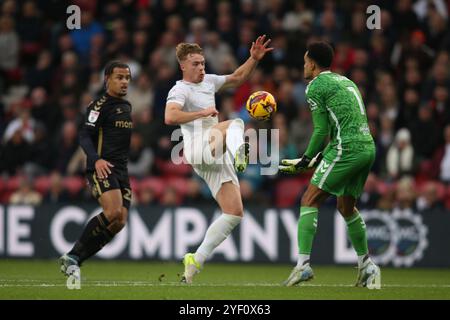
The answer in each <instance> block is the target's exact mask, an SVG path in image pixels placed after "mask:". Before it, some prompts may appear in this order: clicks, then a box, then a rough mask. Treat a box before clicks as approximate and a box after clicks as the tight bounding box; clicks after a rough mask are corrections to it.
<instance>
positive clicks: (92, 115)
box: [88, 110, 100, 123]
mask: <svg viewBox="0 0 450 320" xmlns="http://www.w3.org/2000/svg"><path fill="white" fill-rule="evenodd" d="M99 115H100V112H99V111H94V110H91V112H90V113H89V117H88V121H89V122H92V123H94V122H95V121H97V119H98V116H99Z"/></svg>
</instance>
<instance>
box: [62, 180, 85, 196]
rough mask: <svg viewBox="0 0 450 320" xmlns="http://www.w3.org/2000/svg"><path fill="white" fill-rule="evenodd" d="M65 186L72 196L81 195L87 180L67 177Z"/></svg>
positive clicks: (64, 181)
mask: <svg viewBox="0 0 450 320" xmlns="http://www.w3.org/2000/svg"><path fill="white" fill-rule="evenodd" d="M63 184H64V187H65V188H66V189H67V191H68V192H69V194H70V195H71V196H75V195H77V194H79V193H80V191H81V190H82V189H83V188H84V187H85V185H86V183H85V180H84V179H83V178H81V177H77V176H72V177H65V178H64V180H63Z"/></svg>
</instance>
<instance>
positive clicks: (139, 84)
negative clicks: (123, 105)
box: [127, 71, 153, 118]
mask: <svg viewBox="0 0 450 320" xmlns="http://www.w3.org/2000/svg"><path fill="white" fill-rule="evenodd" d="M127 100H128V101H129V102H130V103H131V105H132V106H133V110H132V111H131V112H132V117H133V118H139V117H140V116H141V114H142V112H143V111H145V110H150V109H151V108H152V107H153V88H152V83H151V81H150V77H149V75H148V74H147V72H145V71H142V72H141V73H140V74H139V75H138V76H137V79H136V81H134V84H133V85H130V88H129V89H128V94H127Z"/></svg>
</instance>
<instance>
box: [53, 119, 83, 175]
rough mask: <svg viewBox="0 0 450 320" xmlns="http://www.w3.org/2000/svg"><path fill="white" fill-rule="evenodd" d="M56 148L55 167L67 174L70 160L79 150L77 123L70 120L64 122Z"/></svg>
mask: <svg viewBox="0 0 450 320" xmlns="http://www.w3.org/2000/svg"><path fill="white" fill-rule="evenodd" d="M56 146H57V148H56V150H57V151H56V155H57V156H56V163H55V167H56V169H57V170H58V171H59V172H61V173H63V174H65V173H66V171H67V166H68V164H69V162H70V159H71V158H72V156H73V154H74V153H75V151H76V150H77V149H78V129H77V126H76V124H75V122H73V121H70V120H68V121H66V122H64V124H63V126H62V128H61V136H60V138H59V139H57V144H56Z"/></svg>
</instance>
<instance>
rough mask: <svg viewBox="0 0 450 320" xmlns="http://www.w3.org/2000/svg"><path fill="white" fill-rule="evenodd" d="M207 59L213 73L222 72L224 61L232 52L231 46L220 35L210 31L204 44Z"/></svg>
mask: <svg viewBox="0 0 450 320" xmlns="http://www.w3.org/2000/svg"><path fill="white" fill-rule="evenodd" d="M203 50H204V53H205V60H206V61H208V66H207V67H208V69H209V72H211V73H216V74H221V67H222V64H223V61H224V60H225V59H226V58H227V57H229V56H230V55H231V54H232V51H231V47H230V45H229V44H227V43H226V42H224V41H222V40H221V39H220V35H219V34H218V33H217V32H215V31H212V32H209V33H208V34H207V36H206V43H205V46H204V49H203Z"/></svg>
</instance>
